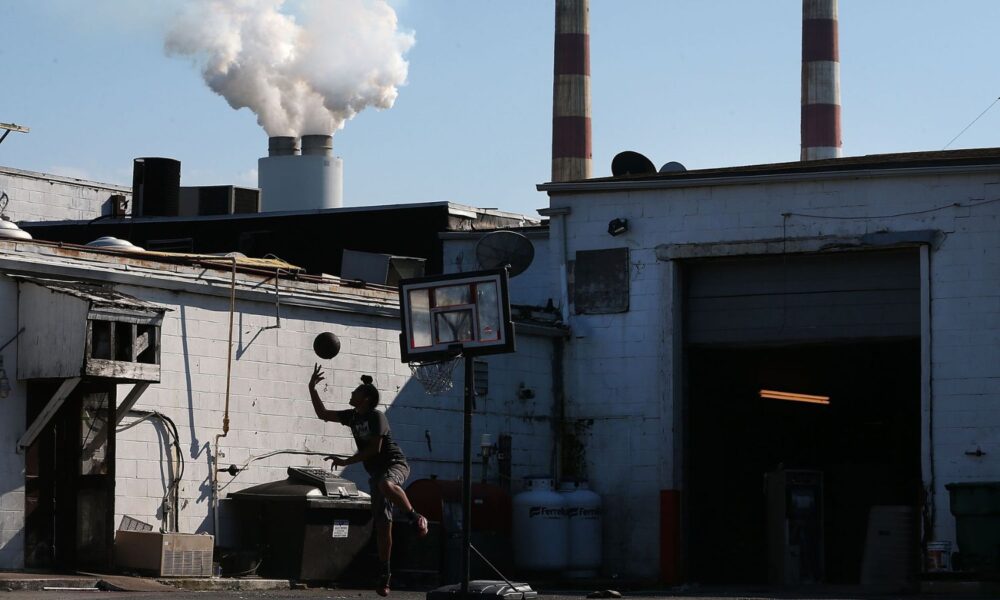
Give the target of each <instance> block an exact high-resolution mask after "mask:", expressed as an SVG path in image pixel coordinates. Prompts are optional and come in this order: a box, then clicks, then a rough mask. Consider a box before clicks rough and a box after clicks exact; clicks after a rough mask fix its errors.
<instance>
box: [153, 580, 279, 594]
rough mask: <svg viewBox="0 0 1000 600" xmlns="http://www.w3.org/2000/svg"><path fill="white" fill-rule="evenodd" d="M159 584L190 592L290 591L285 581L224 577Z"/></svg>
mask: <svg viewBox="0 0 1000 600" xmlns="http://www.w3.org/2000/svg"><path fill="white" fill-rule="evenodd" d="M156 581H158V582H159V583H162V584H164V585H170V586H173V587H177V588H180V589H182V590H187V591H191V592H229V591H236V592H267V591H274V590H290V589H292V585H291V583H290V582H289V581H288V580H287V579H232V578H226V577H206V578H176V579H173V578H169V579H168V578H160V579H157V580H156Z"/></svg>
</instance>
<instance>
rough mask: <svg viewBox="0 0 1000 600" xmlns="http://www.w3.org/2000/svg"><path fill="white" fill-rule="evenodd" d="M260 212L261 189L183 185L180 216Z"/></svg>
mask: <svg viewBox="0 0 1000 600" xmlns="http://www.w3.org/2000/svg"><path fill="white" fill-rule="evenodd" d="M258 212H260V190H258V189H255V188H246V187H237V186H235V185H204V186H195V187H182V188H181V191H180V203H179V209H178V212H177V214H178V216H182V217H195V216H204V215H238V214H248V213H258Z"/></svg>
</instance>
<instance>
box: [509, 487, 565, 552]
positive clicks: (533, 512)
mask: <svg viewBox="0 0 1000 600" xmlns="http://www.w3.org/2000/svg"><path fill="white" fill-rule="evenodd" d="M513 504H514V509H513V510H514V532H513V533H514V535H513V541H514V564H515V565H517V567H518V568H520V569H525V570H528V571H562V570H563V569H565V568H566V565H567V561H566V556H567V549H566V543H567V541H568V539H569V532H568V529H567V525H568V522H567V519H566V499H565V498H564V497H563V495H562V494H560V493H559V492H557V491H556V490H555V482H554V481H553V480H552V479H551V478H547V477H529V478H527V479H525V482H524V491H523V492H521V493H520V494H518V495H516V496H514V502H513Z"/></svg>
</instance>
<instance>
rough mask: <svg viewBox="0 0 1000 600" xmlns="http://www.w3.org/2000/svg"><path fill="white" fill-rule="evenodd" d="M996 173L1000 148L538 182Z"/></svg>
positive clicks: (614, 185)
mask: <svg viewBox="0 0 1000 600" xmlns="http://www.w3.org/2000/svg"><path fill="white" fill-rule="evenodd" d="M984 169H985V170H997V171H1000V148H974V149H969V150H939V151H930V152H902V153H895V154H866V155H863V156H847V157H843V158H832V159H825V160H806V161H795V162H785V163H769V164H761V165H746V166H738V167H722V168H712V169H694V170H691V171H681V172H670V173H650V174H643V175H622V176H619V177H598V178H594V179H585V180H579V181H565V182H549V183H542V184H539V185H538V186H537V189H538V190H539V191H542V192H550V193H553V192H555V193H558V192H587V191H607V190H618V189H636V188H649V189H651V188H659V187H685V186H697V185H733V184H741V183H752V182H754V181H755V180H775V179H818V178H822V176H825V175H828V176H857V175H859V174H862V173H871V174H874V173H876V172H882V173H891V172H894V171H897V172H899V173H900V174H908V173H913V172H921V171H927V172H935V171H956V172H957V171H976V170H984Z"/></svg>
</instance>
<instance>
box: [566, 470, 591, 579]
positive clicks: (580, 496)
mask: <svg viewBox="0 0 1000 600" xmlns="http://www.w3.org/2000/svg"><path fill="white" fill-rule="evenodd" d="M559 492H560V493H561V494H562V496H563V498H565V499H566V516H567V531H568V533H569V536H568V543H569V546H568V551H567V556H566V558H567V563H568V564H567V565H566V576H567V577H595V576H597V575H598V572H599V571H600V569H601V497H600V496H599V495H597V494H596V493H595V492H593V491H591V490H590V486H589V485H587V482H586V481H563V482H562V483H561V484H560V486H559Z"/></svg>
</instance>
